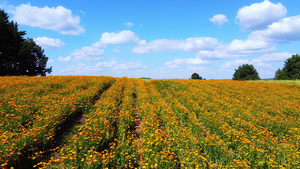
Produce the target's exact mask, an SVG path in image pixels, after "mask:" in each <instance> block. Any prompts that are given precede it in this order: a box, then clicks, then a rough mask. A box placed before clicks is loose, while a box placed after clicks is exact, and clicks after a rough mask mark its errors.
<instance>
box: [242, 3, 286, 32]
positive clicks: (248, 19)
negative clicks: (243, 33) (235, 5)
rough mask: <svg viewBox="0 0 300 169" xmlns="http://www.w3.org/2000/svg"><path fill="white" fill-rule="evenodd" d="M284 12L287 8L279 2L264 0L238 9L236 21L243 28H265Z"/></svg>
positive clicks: (284, 13)
mask: <svg viewBox="0 0 300 169" xmlns="http://www.w3.org/2000/svg"><path fill="white" fill-rule="evenodd" d="M286 13H287V10H286V8H285V7H284V6H283V5H282V4H281V3H277V4H274V3H272V2H270V1H268V0H264V1H263V2H261V3H254V4H252V5H250V6H245V7H243V8H241V9H239V10H238V13H237V16H236V22H239V23H240V25H241V26H242V28H243V29H244V30H258V29H265V28H266V27H267V26H268V25H270V24H272V23H273V22H276V21H278V20H280V18H282V17H284V16H285V15H286Z"/></svg>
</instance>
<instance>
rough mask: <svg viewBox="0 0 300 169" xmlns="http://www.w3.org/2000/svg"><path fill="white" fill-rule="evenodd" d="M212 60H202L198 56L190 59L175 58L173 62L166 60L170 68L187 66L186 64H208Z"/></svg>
mask: <svg viewBox="0 0 300 169" xmlns="http://www.w3.org/2000/svg"><path fill="white" fill-rule="evenodd" d="M209 63H210V61H207V60H202V59H198V58H189V59H174V60H172V61H171V62H166V63H165V65H166V66H167V67H169V68H178V67H180V66H186V65H189V66H191V65H193V66H195V65H206V64H209Z"/></svg>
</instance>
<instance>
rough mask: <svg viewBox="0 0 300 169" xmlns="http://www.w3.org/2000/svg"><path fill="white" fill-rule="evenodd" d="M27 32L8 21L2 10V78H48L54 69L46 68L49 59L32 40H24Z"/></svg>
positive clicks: (0, 35) (0, 63) (0, 60)
mask: <svg viewBox="0 0 300 169" xmlns="http://www.w3.org/2000/svg"><path fill="white" fill-rule="evenodd" d="M24 35H26V33H25V31H19V30H18V24H17V23H14V22H13V21H9V20H8V16H7V14H6V13H5V12H4V11H3V10H1V9H0V42H1V43H0V76H13V75H15V76H16V75H27V76H39V75H40V76H46V73H51V72H52V68H51V67H50V68H46V64H47V61H48V57H46V56H45V54H44V50H43V49H42V48H41V47H40V46H38V45H37V44H36V43H35V42H34V41H33V40H32V39H31V38H28V39H24V38H23V36H24Z"/></svg>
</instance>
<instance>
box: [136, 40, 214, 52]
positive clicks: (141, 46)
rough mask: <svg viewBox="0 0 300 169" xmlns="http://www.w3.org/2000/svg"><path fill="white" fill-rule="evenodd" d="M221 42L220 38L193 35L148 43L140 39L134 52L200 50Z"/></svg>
mask: <svg viewBox="0 0 300 169" xmlns="http://www.w3.org/2000/svg"><path fill="white" fill-rule="evenodd" d="M218 44H219V42H218V40H217V39H215V38H211V37H193V38H187V39H186V40H172V39H157V40H153V41H151V42H149V43H147V42H146V41H145V40H140V41H139V42H138V46H137V47H135V48H133V49H132V52H133V53H149V52H150V51H156V52H161V51H187V52H191V51H198V50H204V49H213V48H215V47H216V46H217V45H218Z"/></svg>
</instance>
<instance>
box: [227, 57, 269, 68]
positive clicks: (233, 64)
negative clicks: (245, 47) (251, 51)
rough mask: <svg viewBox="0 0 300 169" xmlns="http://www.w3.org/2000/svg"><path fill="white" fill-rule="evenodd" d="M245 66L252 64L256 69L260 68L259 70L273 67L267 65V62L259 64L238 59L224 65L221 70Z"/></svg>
mask: <svg viewBox="0 0 300 169" xmlns="http://www.w3.org/2000/svg"><path fill="white" fill-rule="evenodd" d="M243 64H250V65H253V66H254V68H256V67H258V68H264V69H265V68H270V67H272V66H271V65H270V64H268V63H265V62H257V61H253V60H252V61H249V60H247V59H246V60H241V59H237V60H234V61H229V62H225V63H223V64H222V66H221V69H232V70H233V69H237V68H238V67H239V66H241V65H243Z"/></svg>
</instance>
